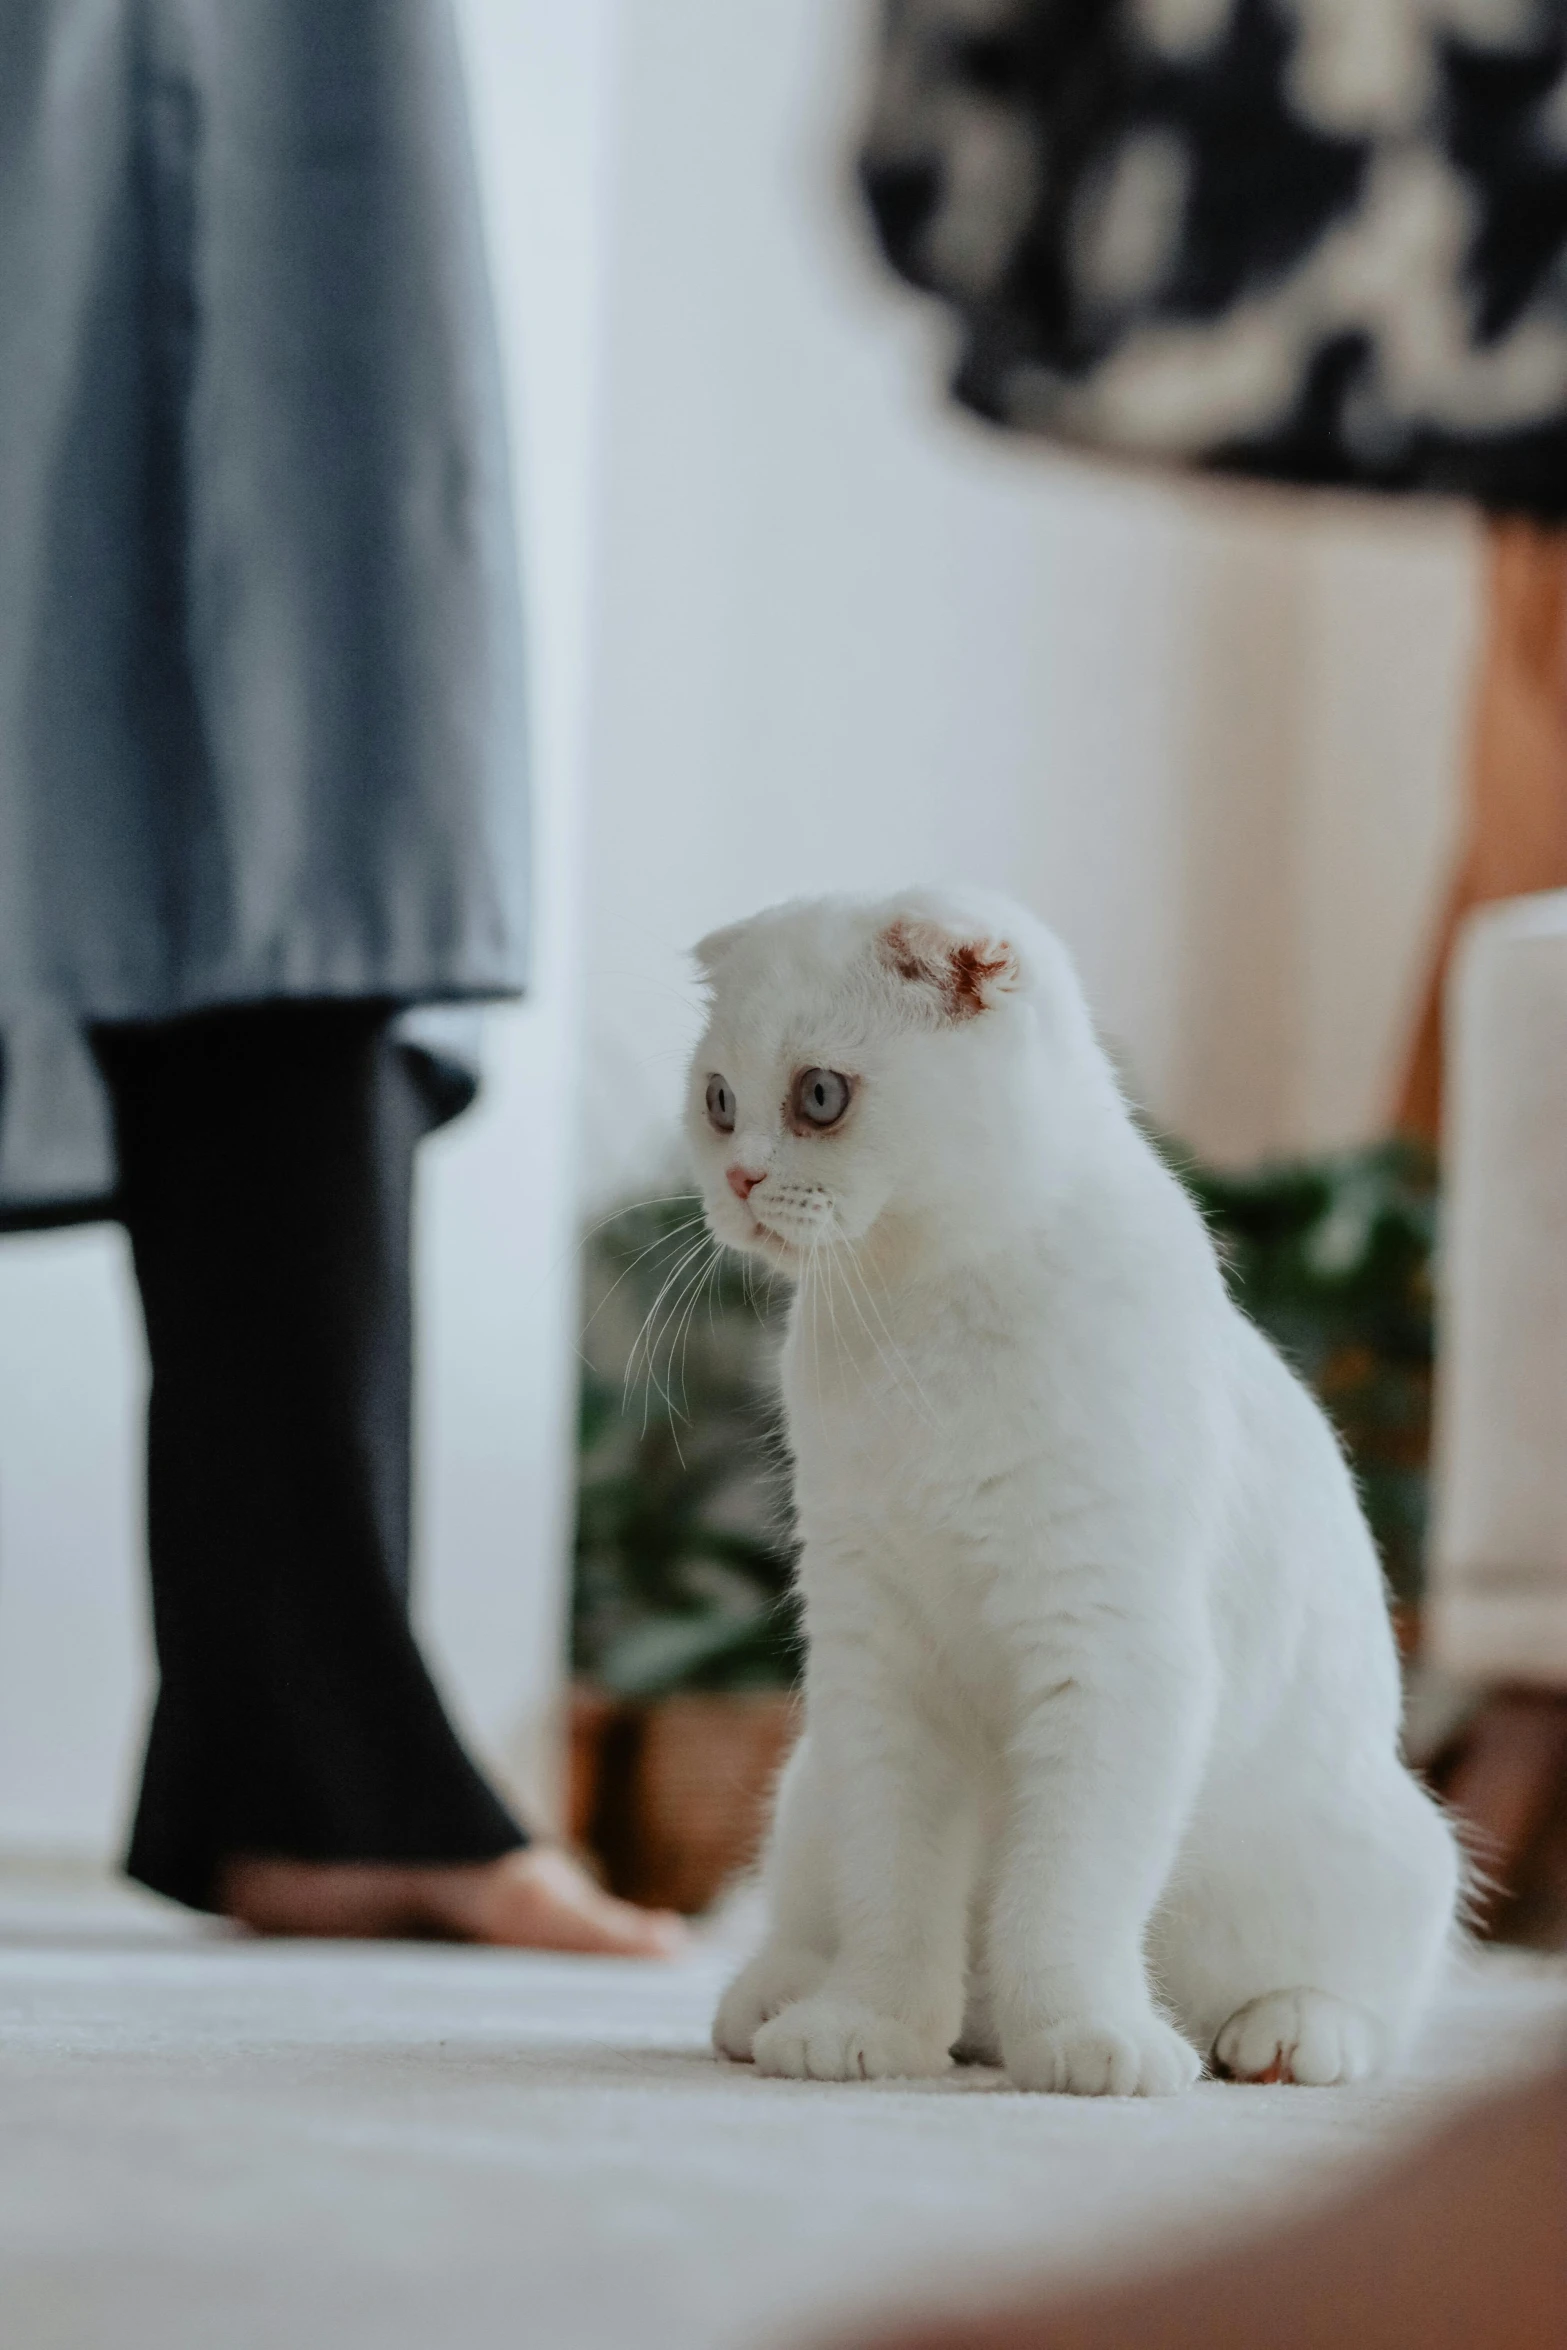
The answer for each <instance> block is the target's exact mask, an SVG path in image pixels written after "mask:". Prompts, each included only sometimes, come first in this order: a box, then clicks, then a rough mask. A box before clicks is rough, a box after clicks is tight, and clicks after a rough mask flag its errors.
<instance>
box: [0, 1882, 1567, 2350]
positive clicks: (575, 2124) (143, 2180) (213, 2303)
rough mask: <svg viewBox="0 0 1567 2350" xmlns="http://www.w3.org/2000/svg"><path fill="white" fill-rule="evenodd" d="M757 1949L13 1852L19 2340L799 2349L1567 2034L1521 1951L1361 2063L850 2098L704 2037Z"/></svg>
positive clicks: (1145, 2228)
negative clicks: (595, 1953) (428, 1938)
mask: <svg viewBox="0 0 1567 2350" xmlns="http://www.w3.org/2000/svg"><path fill="white" fill-rule="evenodd" d="M729 1963H730V1962H729V1959H728V1957H727V1955H726V1954H724V1953H722V1952H719V1951H715V1950H712V1949H708V1950H704V1951H703V1952H701V1953H700V1954H699V1955H698V1956H697V1957H695V1958H694V1959H692V1960H691V1961H690V1962H688V1963H686V1964H683V1965H681V1966H679V1967H674V1968H663V1969H660V1968H654V1967H633V1966H627V1965H619V1964H610V1963H606V1962H603V1961H570V1962H565V1961H555V1960H548V1959H539V1958H528V1957H513V1956H510V1955H506V1954H501V1953H494V1952H482V1951H462V1950H445V1949H438V1948H428V1947H419V1946H411V1945H402V1946H395V1945H392V1946H380V1947H375V1948H370V1947H364V1946H358V1947H355V1946H348V1945H341V1944H339V1945H330V1944H327V1945H322V1944H317V1945H313V1946H312V1945H300V1944H296V1945H283V1944H261V1943H255V1942H245V1941H242V1940H239V1939H237V1938H234V1939H231V1938H228V1937H226V1936H224V1935H222V1934H220V1933H217V1932H209V1931H204V1930H203V1929H202V1928H201V1927H200V1926H198V1925H195V1924H193V1923H190V1922H188V1921H186V1920H184V1919H182V1918H180V1917H179V1916H178V1915H177V1914H176V1913H173V1912H170V1911H166V1910H164V1909H163V1908H161V1906H159V1905H157V1904H154V1903H151V1902H144V1901H142V1900H140V1899H138V1898H137V1897H135V1896H133V1895H131V1894H129V1893H122V1892H119V1891H115V1890H109V1889H104V1888H93V1887H87V1886H83V1885H77V1886H74V1887H73V1886H72V1885H71V1884H70V1883H69V1882H68V1881H65V1880H57V1881H55V1882H53V1883H50V1882H49V1881H47V1880H43V1879H33V1880H28V1879H23V1878H20V1877H17V1876H15V1875H11V1876H7V1877H0V2339H3V2341H4V2343H5V2344H6V2346H7V2350H317V2346H318V2345H319V2346H321V2350H490V2346H491V2345H495V2346H497V2350H499V2346H500V2345H503V2344H504V2345H506V2346H507V2350H515V2346H518V2345H528V2346H530V2350H532V2346H533V2345H538V2346H540V2350H707V2346H709V2345H712V2346H714V2350H743V2346H744V2345H747V2344H752V2343H766V2344H773V2343H779V2342H783V2341H788V2340H790V2339H791V2338H793V2337H794V2336H795V2335H796V2333H797V2332H798V2331H799V2329H800V2328H801V2327H802V2326H804V2327H805V2328H807V2329H809V2327H810V2325H811V2324H812V2322H813V2321H814V2322H818V2323H819V2322H820V2320H821V2319H822V2317H823V2316H824V2315H832V2316H838V2315H841V2314H842V2313H844V2312H845V2311H846V2310H847V2309H848V2308H850V2307H851V2306H855V2305H858V2304H859V2303H860V2302H862V2301H863V2300H867V2299H872V2298H875V2297H877V2296H881V2295H885V2294H886V2293H888V2292H889V2291H890V2292H892V2293H894V2294H897V2295H898V2296H900V2297H906V2296H909V2295H911V2294H913V2295H918V2296H921V2297H924V2296H925V2295H927V2294H928V2293H929V2292H930V2291H933V2290H936V2291H942V2292H962V2291H963V2290H964V2288H965V2287H966V2286H967V2285H969V2284H970V2283H971V2282H972V2280H973V2279H974V2278H975V2277H976V2276H984V2277H989V2278H993V2277H995V2276H997V2275H998V2274H1000V2273H1002V2272H1003V2271H1010V2270H1013V2269H1015V2268H1017V2267H1019V2266H1026V2265H1033V2266H1037V2267H1057V2268H1059V2267H1061V2266H1063V2265H1065V2264H1068V2263H1073V2262H1076V2261H1078V2260H1081V2259H1087V2258H1090V2257H1100V2258H1109V2259H1111V2260H1113V2261H1114V2263H1115V2265H1116V2266H1117V2267H1124V2266H1125V2265H1126V2264H1127V2262H1128V2261H1129V2260H1131V2259H1141V2258H1145V2257H1146V2256H1147V2255H1148V2253H1149V2251H1150V2249H1151V2248H1152V2247H1153V2246H1155V2245H1156V2244H1157V2242H1158V2241H1159V2239H1160V2237H1161V2236H1162V2235H1163V2234H1165V2233H1166V2232H1167V2231H1170V2230H1175V2231H1177V2232H1180V2233H1184V2231H1185V2229H1186V2228H1187V2227H1188V2226H1189V2224H1190V2223H1191V2222H1192V2221H1193V2220H1195V2219H1197V2218H1199V2217H1203V2216H1206V2217H1208V2218H1210V2219H1213V2220H1216V2221H1217V2222H1218V2223H1219V2224H1220V2225H1222V2226H1223V2228H1224V2229H1225V2231H1226V2232H1227V2233H1228V2232H1230V2231H1231V2230H1232V2229H1233V2227H1234V2226H1235V2224H1236V2222H1237V2218H1238V2215H1240V2214H1242V2213H1250V2212H1251V2211H1253V2210H1255V2208H1256V2207H1257V2205H1258V2203H1259V2202H1260V2201H1265V2200H1267V2199H1268V2198H1270V2197H1273V2196H1277V2195H1279V2194H1280V2193H1282V2192H1284V2191H1285V2190H1286V2189H1287V2188H1288V2186H1289V2185H1290V2184H1291V2183H1292V2182H1295V2181H1301V2180H1304V2181H1309V2182H1311V2183H1313V2184H1314V2183H1315V2182H1316V2181H1318V2180H1319V2179H1321V2178H1322V2177H1323V2176H1324V2175H1328V2176H1331V2174H1332V2170H1333V2168H1334V2166H1335V2165H1342V2164H1343V2163H1344V2162H1345V2161H1346V2160H1355V2159H1358V2158H1359V2157H1360V2156H1362V2155H1363V2154H1364V2152H1365V2151H1367V2150H1368V2149H1371V2148H1373V2147H1374V2146H1376V2145H1378V2144H1381V2143H1386V2142H1388V2141H1389V2140H1390V2139H1392V2138H1393V2137H1395V2136H1396V2135H1397V2134H1398V2133H1399V2132H1400V2131H1402V2130H1403V2129H1405V2128H1407V2127H1409V2126H1410V2125H1412V2124H1414V2123H1415V2122H1417V2121H1419V2120H1421V2119H1422V2118H1424V2117H1425V2116H1426V2115H1428V2114H1430V2113H1431V2112H1433V2111H1434V2110H1436V2109H1437V2108H1438V2107H1439V2105H1440V2104H1441V2102H1442V2101H1443V2099H1444V2098H1445V2097H1447V2096H1450V2095H1451V2093H1452V2091H1453V2089H1454V2087H1455V2086H1456V2085H1459V2084H1462V2083H1465V2082H1472V2081H1474V2080H1477V2079H1481V2078H1483V2077H1486V2076H1488V2075H1492V2074H1496V2073H1499V2072H1503V2071H1507V2070H1512V2069H1515V2068H1518V2067H1520V2066H1527V2065H1529V2064H1531V2063H1535V2062H1539V2061H1542V2060H1543V2059H1544V2058H1545V2057H1547V2056H1549V2055H1550V2054H1551V2053H1552V2052H1553V2050H1554V2049H1555V2048H1556V2047H1558V2046H1560V2044H1561V2041H1562V2037H1563V2032H1564V2027H1567V1970H1563V1969H1561V1968H1558V1967H1556V1966H1553V1965H1550V1964H1547V1963H1545V1962H1539V1961H1531V1960H1527V1959H1518V1958H1493V1959H1490V1960H1487V1961H1486V1962H1484V1963H1477V1964H1476V1966H1475V1968H1474V1970H1473V1971H1472V1972H1467V1973H1466V1974H1465V1976H1464V1977H1463V1979H1462V1980H1460V1981H1458V1982H1456V1983H1455V1985H1454V1987H1453V1990H1452V1992H1451V1994H1450V1996H1449V1998H1448V1999H1447V2001H1446V2003H1445V2006H1444V2009H1443V2012H1442V2015H1441V2017H1440V2018H1439V2020H1438V2022H1437V2024H1436V2026H1435V2028H1434V2029H1433V2030H1432V2032H1431V2033H1430V2034H1429V2035H1428V2037H1427V2042H1426V2045H1425V2047H1424V2048H1423V2050H1422V2052H1421V2057H1420V2061H1419V2065H1418V2067H1417V2069H1416V2072H1415V2073H1414V2075H1413V2076H1412V2077H1411V2078H1409V2079H1406V2080H1400V2081H1397V2082H1394V2083H1390V2084H1388V2083H1385V2084H1382V2085H1379V2086H1377V2087H1375V2088H1370V2089H1363V2090H1340V2089H1326V2090H1304V2089H1234V2088H1225V2087H1218V2086H1204V2087H1202V2088H1199V2089H1197V2090H1195V2091H1194V2092H1193V2093H1192V2094H1191V2095H1190V2096H1188V2097H1186V2098H1183V2099H1178V2100H1174V2101H1171V2102H1168V2103H1160V2104H1139V2103H1133V2102H1126V2103H1118V2102H1099V2103H1094V2102H1088V2101H1076V2100H1072V2099H1069V2098H1039V2097H1022V2096H1018V2095H1015V2094H1013V2093H1012V2092H1010V2091H1009V2090H1006V2089H1005V2088H1004V2087H1002V2086H1001V2084H1000V2081H999V2078H998V2076H995V2075H990V2074H967V2075H964V2074H959V2075H955V2076H954V2077H953V2078H952V2079H951V2080H949V2081H946V2082H940V2083H933V2084H930V2085H928V2086H924V2087H903V2086H898V2085H892V2084H882V2085H858V2086H854V2087H845V2088H825V2087H817V2086H812V2085H809V2084H803V2083H802V2084H797V2083H792V2082H790V2083H782V2082H770V2081H762V2080H758V2079H756V2078H755V2077H754V2076H753V2075H752V2074H751V2073H750V2072H749V2071H748V2070H746V2069H744V2068H740V2067H730V2068H722V2067H720V2066H719V2065H717V2064H716V2063H715V2062H714V2060H713V2059H712V2058H711V2057H710V2056H709V2055H708V2053H707V2051H706V2046H705V2033H706V2026H707V2018H708V2012H709V2007H710V2002H711V1999H712V1995H713V1989H714V1985H715V1983H716V1981H717V1980H718V1978H719V1976H720V1975H721V1974H722V1972H723V1970H724V1968H725V1967H726V1966H727V1965H728V1964H729Z"/></svg>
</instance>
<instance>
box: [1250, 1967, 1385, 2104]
mask: <svg viewBox="0 0 1567 2350" xmlns="http://www.w3.org/2000/svg"><path fill="white" fill-rule="evenodd" d="M1381 2042H1382V2033H1381V2031H1380V2029H1379V2027H1378V2025H1377V2022H1376V2019H1375V2018H1374V2017H1373V2016H1370V2015H1368V2014H1367V2013H1366V2010H1365V2009H1364V2008H1363V2007H1354V2006H1352V2005H1351V2004H1350V2002H1349V2001H1348V2000H1347V1999H1335V1998H1334V1997H1333V1996H1332V1994H1331V1993H1330V1992H1327V1991H1309V1990H1301V1991H1268V1992H1265V1993H1264V1995H1263V1996H1262V1998H1260V1999H1253V2000H1250V2001H1249V2002H1248V2003H1247V2005H1246V2006H1245V2007H1243V2008H1240V2009H1239V2010H1238V2011H1237V2013H1236V2014H1234V2015H1232V2016H1231V2018H1230V2020H1229V2022H1228V2023H1227V2024H1226V2025H1225V2026H1224V2029H1223V2030H1222V2031H1221V2032H1220V2034H1219V2036H1218V2038H1217V2040H1215V2042H1214V2044H1213V2068H1214V2071H1215V2072H1217V2073H1219V2074H1221V2075H1222V2076H1223V2078H1224V2079H1225V2080H1229V2081H1252V2082H1261V2081H1294V2082H1298V2083H1299V2085H1300V2086H1301V2087H1302V2088H1308V2089H1326V2088H1329V2087H1331V2086H1332V2084H1333V2083H1334V2082H1336V2081H1361V2080H1364V2079H1365V2077H1366V2075H1367V2074H1368V2073H1374V2072H1375V2071H1376V2070H1377V2069H1378V2066H1379V2064H1380V2062H1381V2057H1382V2047H1381Z"/></svg>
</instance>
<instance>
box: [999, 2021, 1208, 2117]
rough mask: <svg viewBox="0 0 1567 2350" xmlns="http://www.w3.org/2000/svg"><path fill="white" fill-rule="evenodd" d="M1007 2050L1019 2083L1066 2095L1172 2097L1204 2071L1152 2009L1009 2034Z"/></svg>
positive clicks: (1190, 2049)
mask: <svg viewBox="0 0 1567 2350" xmlns="http://www.w3.org/2000/svg"><path fill="white" fill-rule="evenodd" d="M1003 2054H1004V2056H1005V2059H1006V2068H1007V2071H1008V2073H1009V2074H1010V2075H1011V2077H1012V2081H1013V2084H1014V2086H1015V2087H1017V2088H1019V2089H1042V2090H1045V2091H1054V2092H1056V2093H1057V2094H1059V2095H1063V2096H1067V2097H1174V2096H1175V2095H1177V2094H1178V2092H1179V2091H1180V2090H1182V2089H1189V2088H1190V2087H1191V2085H1192V2083H1193V2081H1195V2080H1196V2079H1197V2077H1198V2075H1199V2074H1200V2073H1201V2071H1202V2060H1201V2058H1200V2057H1199V2056H1198V2054H1197V2051H1196V2050H1195V2048H1193V2047H1192V2046H1191V2045H1190V2043H1189V2042H1188V2041H1185V2040H1183V2039H1182V2038H1181V2035H1180V2033H1179V2032H1177V2031H1175V2030H1174V2029H1173V2028H1172V2027H1171V2026H1170V2025H1169V2024H1167V2023H1165V2022H1164V2021H1163V2020H1162V2019H1161V2018H1160V2017H1159V2016H1156V2015H1154V2014H1153V2013H1151V2012H1150V2013H1149V2014H1147V2015H1144V2016H1136V2015H1134V2016H1130V2017H1126V2018H1120V2017H1117V2018H1115V2019H1113V2020H1112V2019H1108V2018H1106V2019H1102V2018H1100V2017H1098V2016H1075V2017H1072V2018H1070V2019H1069V2020H1068V2021H1066V2022H1064V2023H1058V2024H1048V2025H1035V2026H1031V2027H1030V2028H1029V2029H1028V2030H1026V2031H1022V2032H1009V2033H1008V2034H1007V2035H1006V2036H1005V2040H1004V2043H1003Z"/></svg>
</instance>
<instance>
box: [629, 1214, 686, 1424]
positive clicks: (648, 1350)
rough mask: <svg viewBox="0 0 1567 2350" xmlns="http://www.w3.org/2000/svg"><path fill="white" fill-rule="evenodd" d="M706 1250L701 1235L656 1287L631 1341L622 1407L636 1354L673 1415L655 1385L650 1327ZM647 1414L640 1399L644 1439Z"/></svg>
mask: <svg viewBox="0 0 1567 2350" xmlns="http://www.w3.org/2000/svg"><path fill="white" fill-rule="evenodd" d="M706 1246H707V1239H706V1235H705V1234H704V1236H703V1237H702V1238H701V1239H699V1240H696V1241H694V1242H693V1243H692V1244H691V1246H690V1247H689V1248H688V1249H686V1250H685V1252H684V1254H683V1255H682V1256H681V1257H680V1259H679V1261H678V1262H677V1263H676V1264H675V1265H673V1266H672V1267H671V1269H670V1271H669V1272H668V1273H667V1274H666V1275H665V1276H664V1279H663V1282H662V1283H661V1284H660V1287H659V1291H658V1295H657V1296H656V1297H655V1298H654V1300H653V1303H652V1304H651V1305H650V1306H649V1307H648V1310H647V1313H646V1315H645V1316H644V1317H643V1322H642V1327H641V1329H640V1330H639V1331H638V1332H637V1335H636V1337H635V1338H634V1339H633V1340H632V1343H631V1352H630V1354H629V1355H628V1356H627V1358H626V1376H625V1383H624V1388H623V1400H624V1403H625V1404H627V1405H629V1404H630V1401H631V1391H632V1388H633V1386H634V1385H635V1383H636V1379H637V1357H638V1355H639V1354H640V1355H642V1357H643V1359H644V1361H645V1363H646V1366H647V1382H648V1386H649V1387H650V1388H651V1389H652V1390H654V1391H655V1392H656V1393H657V1394H658V1395H659V1396H660V1397H661V1398H662V1400H663V1402H664V1404H665V1405H666V1407H667V1408H668V1409H669V1410H670V1411H671V1412H673V1410H674V1405H673V1403H672V1402H671V1400H670V1398H669V1397H668V1396H667V1395H665V1393H664V1390H663V1388H662V1387H661V1386H660V1384H659V1379H658V1369H657V1364H656V1362H655V1359H654V1355H655V1348H656V1345H657V1339H656V1336H655V1335H653V1332H654V1325H655V1323H656V1322H657V1320H658V1316H659V1313H660V1311H661V1309H662V1307H663V1304H664V1300H665V1298H666V1297H668V1295H669V1292H670V1290H671V1288H673V1286H674V1285H675V1283H676V1282H678V1281H680V1280H681V1279H682V1276H683V1275H684V1274H685V1273H686V1270H687V1268H688V1267H689V1266H690V1265H692V1264H693V1263H694V1262H695V1261H696V1260H697V1259H698V1258H699V1257H700V1256H701V1254H702V1251H703V1249H704V1248H705V1247H706ZM681 1295H682V1296H683V1295H684V1290H682V1291H681ZM648 1412H649V1402H648V1398H647V1397H646V1396H644V1398H643V1406H642V1433H643V1435H644V1436H645V1435H646V1434H647V1429H648Z"/></svg>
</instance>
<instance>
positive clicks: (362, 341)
mask: <svg viewBox="0 0 1567 2350" xmlns="http://www.w3.org/2000/svg"><path fill="white" fill-rule="evenodd" d="M519 672H520V625H519V616H518V606H517V592H516V567H515V560H514V550H513V544H512V535H511V520H510V477H509V468H508V462H507V450H506V436H505V430H504V418H503V412H502V404H501V393H500V381H499V372H498V368H497V364H496V353H495V340H494V333H493V322H492V319H491V315H490V305H489V295H488V286H487V280H486V273H485V263H484V254H483V249H482V241H481V236H480V229H479V216H478V205H477V200H476V190H475V182H474V174H473V168H472V158H471V154H470V150H469V141H468V129H467V122H466V116H465V111H464V102H463V91H462V84H461V75H460V69H459V60H458V57H457V53H456V46H455V40H454V34H453V28H452V24H451V21H450V17H449V13H448V10H447V9H446V7H445V6H443V5H439V4H437V0H244V4H243V5H239V6H237V5H235V4H234V0H0V1221H4V1222H6V1223H9V1224H15V1223H18V1222H26V1221H29V1220H34V1221H40V1222H42V1221H58V1220H60V1218H61V1217H62V1215H69V1214H72V1213H88V1212H93V1211H94V1210H95V1209H96V1210H97V1211H98V1212H101V1211H102V1207H103V1204H104V1202H105V1200H106V1199H107V1197H108V1196H109V1195H110V1194H112V1191H113V1185H114V1165H113V1154H112V1142H111V1137H110V1132H109V1123H108V1118H107V1114H106V1109H105V1104H104V1101H103V1097H102V1094H101V1091H100V1088H99V1082H98V1078H97V1073H96V1068H95V1065H94V1063H93V1060H92V1057H91V1054H90V1052H88V1051H87V1049H86V1046H85V1031H86V1029H87V1028H88V1027H89V1026H90V1025H91V1024H93V1023H95V1022H100V1021H116V1020H164V1019H169V1018H173V1017H177V1016H179V1015H180V1014H182V1013H186V1012H191V1011H197V1010H201V1009H205V1008H210V1007H213V1006H217V1005H223V1004H240V1003H254V1002H260V1001H265V1000H268V999H273V998H293V999H298V998H308V997H326V998H342V997H356V996H374V997H378V998H382V999H389V1000H391V1001H393V1002H396V1003H403V1004H408V1005H421V1004H424V1005H428V1004H442V1003H460V1002H462V1001H464V1000H472V999H478V998H484V997H490V996H498V995H505V994H511V993H514V992H516V990H517V989H518V988H519V987H520V986H521V984H522V981H523V977H524V960H523V958H524V932H525V901H526V883H527V838H526V827H527V812H526V790H525V774H524V734H523V719H522V703H521V690H520V687H521V680H520V674H519Z"/></svg>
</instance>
